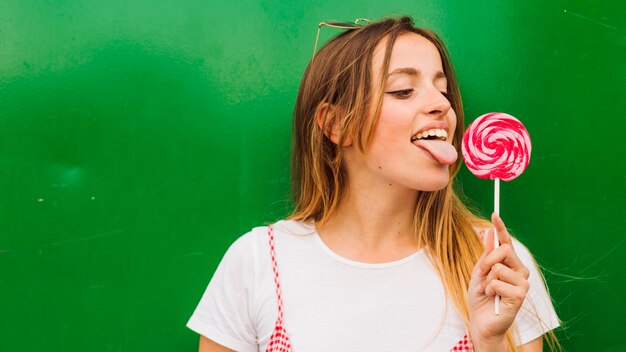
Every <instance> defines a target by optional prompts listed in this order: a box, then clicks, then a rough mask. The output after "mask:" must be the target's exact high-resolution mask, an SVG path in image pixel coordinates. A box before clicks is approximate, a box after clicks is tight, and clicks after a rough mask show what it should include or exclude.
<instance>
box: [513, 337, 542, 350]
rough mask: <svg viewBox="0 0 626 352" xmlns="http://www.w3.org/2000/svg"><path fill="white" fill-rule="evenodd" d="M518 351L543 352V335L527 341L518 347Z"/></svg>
mask: <svg viewBox="0 0 626 352" xmlns="http://www.w3.org/2000/svg"><path fill="white" fill-rule="evenodd" d="M517 351H518V352H541V351H543V336H539V337H538V338H536V339H534V340H532V341H530V342H529V343H525V344H523V345H521V346H519V348H518V349H517Z"/></svg>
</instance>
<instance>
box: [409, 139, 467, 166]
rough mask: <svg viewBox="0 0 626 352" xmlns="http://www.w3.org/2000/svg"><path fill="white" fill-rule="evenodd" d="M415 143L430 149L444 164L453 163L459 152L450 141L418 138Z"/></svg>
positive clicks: (427, 149)
mask: <svg viewBox="0 0 626 352" xmlns="http://www.w3.org/2000/svg"><path fill="white" fill-rule="evenodd" d="M413 144H415V145H416V146H418V147H420V148H422V149H425V150H426V151H428V152H429V153H430V154H431V155H432V156H433V157H434V158H435V159H437V161H439V162H440V163H441V164H444V165H451V164H453V163H454V162H455V161H456V159H457V157H458V154H457V152H456V149H454V147H453V146H452V144H450V143H449V142H444V141H438V140H417V141H414V142H413Z"/></svg>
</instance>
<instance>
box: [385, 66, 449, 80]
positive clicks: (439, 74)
mask: <svg viewBox="0 0 626 352" xmlns="http://www.w3.org/2000/svg"><path fill="white" fill-rule="evenodd" d="M400 74H404V75H409V76H419V75H420V74H421V72H420V71H418V70H416V69H414V68H413V67H400V68H397V69H395V70H393V71H391V72H389V75H387V77H391V76H392V75H400ZM442 78H443V79H447V77H446V74H445V73H443V72H441V71H437V73H436V74H435V79H436V80H437V79H442Z"/></svg>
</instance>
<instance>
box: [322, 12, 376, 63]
mask: <svg viewBox="0 0 626 352" xmlns="http://www.w3.org/2000/svg"><path fill="white" fill-rule="evenodd" d="M369 23H370V21H369V20H368V19H365V18H357V19H356V20H355V21H354V22H344V21H332V20H331V21H324V22H321V23H320V24H319V25H318V26H317V36H316V37H315V47H313V57H315V53H316V52H317V42H318V40H319V39H320V30H321V29H322V27H324V26H326V27H331V28H337V29H345V30H352V29H357V28H361V27H363V26H365V25H367V24H369ZM311 59H313V58H311Z"/></svg>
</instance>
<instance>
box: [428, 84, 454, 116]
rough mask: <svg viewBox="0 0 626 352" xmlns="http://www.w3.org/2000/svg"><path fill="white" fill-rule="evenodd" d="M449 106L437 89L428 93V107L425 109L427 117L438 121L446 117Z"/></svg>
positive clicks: (448, 102)
mask: <svg viewBox="0 0 626 352" xmlns="http://www.w3.org/2000/svg"><path fill="white" fill-rule="evenodd" d="M450 108H451V105H450V101H449V100H448V98H446V97H445V96H444V95H443V93H441V92H440V91H439V90H437V89H433V90H432V91H431V93H430V99H429V105H428V107H427V111H428V115H429V116H431V117H433V118H436V119H440V118H443V117H444V116H446V114H447V113H448V111H450Z"/></svg>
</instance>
